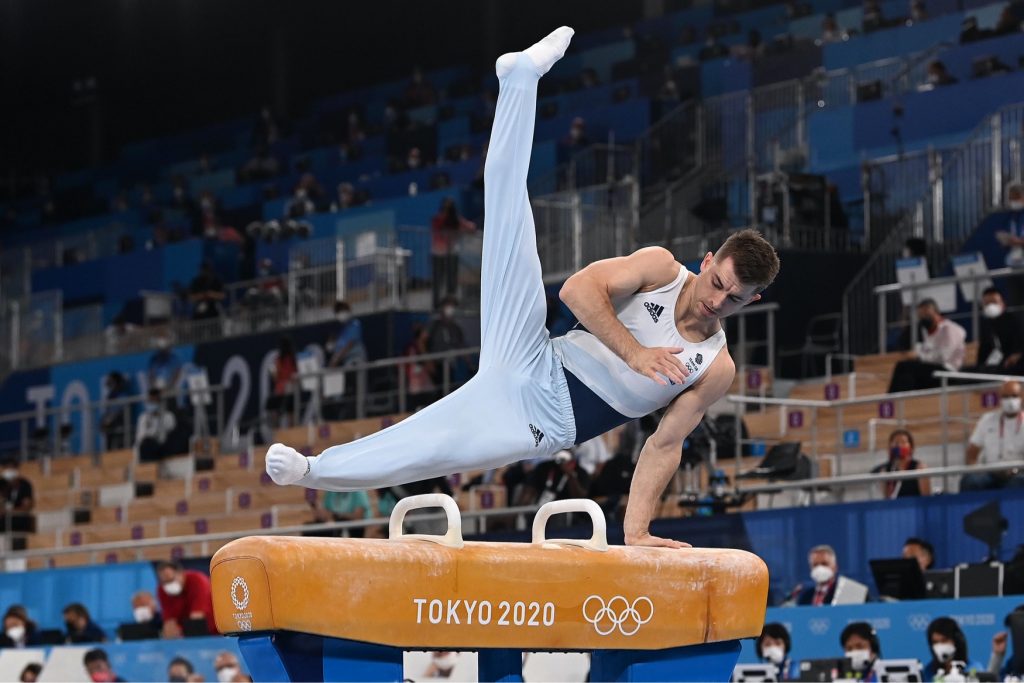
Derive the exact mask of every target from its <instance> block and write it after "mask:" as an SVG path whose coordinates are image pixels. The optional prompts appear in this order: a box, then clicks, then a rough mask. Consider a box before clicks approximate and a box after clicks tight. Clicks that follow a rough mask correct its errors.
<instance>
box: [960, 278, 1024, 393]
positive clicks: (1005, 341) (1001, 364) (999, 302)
mask: <svg viewBox="0 0 1024 683" xmlns="http://www.w3.org/2000/svg"><path fill="white" fill-rule="evenodd" d="M981 305H982V309H981V310H982V319H981V329H980V331H979V332H980V333H979V343H978V362H977V364H976V365H975V366H974V367H972V368H970V371H971V372H988V373H994V374H1007V373H1008V374H1012V375H1022V374H1024V326H1022V325H1021V320H1020V318H1019V317H1018V316H1017V315H1016V314H1015V313H1011V312H1009V311H1007V310H1006V303H1005V301H1004V300H1003V294H1002V292H1000V291H999V290H998V289H996V288H995V287H989V288H988V289H986V290H985V291H984V292H983V293H982V295H981Z"/></svg>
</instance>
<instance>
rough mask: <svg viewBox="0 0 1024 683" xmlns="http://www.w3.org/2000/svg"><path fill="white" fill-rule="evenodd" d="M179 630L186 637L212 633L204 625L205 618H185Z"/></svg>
mask: <svg viewBox="0 0 1024 683" xmlns="http://www.w3.org/2000/svg"><path fill="white" fill-rule="evenodd" d="M181 632H182V634H183V635H184V636H185V637H186V638H198V637H200V636H208V635H212V634H211V633H210V629H209V628H207V626H206V619H186V620H185V621H184V622H182V624H181Z"/></svg>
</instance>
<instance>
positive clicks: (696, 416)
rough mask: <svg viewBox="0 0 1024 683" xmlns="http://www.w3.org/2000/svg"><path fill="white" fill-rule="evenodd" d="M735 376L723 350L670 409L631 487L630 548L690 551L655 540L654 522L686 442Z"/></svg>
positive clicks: (646, 445) (646, 446) (626, 527)
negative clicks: (684, 441) (651, 528)
mask: <svg viewBox="0 0 1024 683" xmlns="http://www.w3.org/2000/svg"><path fill="white" fill-rule="evenodd" d="M735 374H736V365H735V364H734V363H733V360H732V358H731V357H730V356H729V354H728V352H727V351H726V350H725V349H723V350H722V351H721V353H719V354H718V357H717V358H715V362H714V363H713V364H712V365H711V367H710V368H708V371H707V374H706V375H705V376H704V377H702V378H701V379H700V381H698V382H697V384H695V385H694V387H693V388H692V389H690V390H689V391H686V392H684V393H682V394H680V395H679V396H678V397H677V398H676V399H675V400H674V401H673V402H672V403H671V405H669V408H668V411H666V413H665V416H664V417H662V418H661V422H660V423H659V424H658V429H657V430H655V432H654V434H651V436H649V437H648V438H647V441H646V442H645V443H644V447H643V449H642V450H641V451H640V459H639V460H638V461H637V464H636V471H635V472H634V473H633V481H632V483H631V484H630V487H629V502H628V503H627V504H626V518H625V520H624V522H623V527H624V530H625V533H626V545H647V546H664V547H667V548H688V547H690V545H689V544H688V543H682V542H681V541H675V540H672V539H670V538H659V537H657V536H652V535H651V533H650V525H651V518H652V517H653V516H654V511H655V509H656V507H657V505H658V501H659V500H661V494H662V493H663V492H664V491H665V487H666V486H668V482H669V481H670V480H671V479H672V475H674V474H675V472H676V470H677V469H679V459H680V458H681V457H682V444H683V439H685V438H686V437H687V436H689V435H690V432H692V431H693V430H694V429H695V428H696V427H697V425H698V424H700V421H701V419H703V417H704V413H705V412H706V411H707V409H708V408H709V407H710V406H711V404H713V403H714V402H715V401H717V400H718V399H720V398H722V397H723V396H725V394H726V392H727V391H729V387H730V386H732V380H733V376H734V375H735Z"/></svg>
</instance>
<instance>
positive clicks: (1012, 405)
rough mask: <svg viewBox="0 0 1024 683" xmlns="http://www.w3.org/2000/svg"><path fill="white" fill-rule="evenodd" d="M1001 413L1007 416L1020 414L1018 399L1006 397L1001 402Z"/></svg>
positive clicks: (1017, 397) (1016, 397)
mask: <svg viewBox="0 0 1024 683" xmlns="http://www.w3.org/2000/svg"><path fill="white" fill-rule="evenodd" d="M1001 403H1002V405H1003V412H1004V413H1005V414H1007V415H1016V414H1017V413H1019V412H1020V397H1019V396H1012V397H1011V396H1008V397H1006V398H1004V399H1003V400H1002V401H1001Z"/></svg>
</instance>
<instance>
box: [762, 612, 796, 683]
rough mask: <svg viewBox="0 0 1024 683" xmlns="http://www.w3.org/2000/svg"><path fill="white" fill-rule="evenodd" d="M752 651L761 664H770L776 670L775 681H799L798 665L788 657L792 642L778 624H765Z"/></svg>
mask: <svg viewBox="0 0 1024 683" xmlns="http://www.w3.org/2000/svg"><path fill="white" fill-rule="evenodd" d="M754 649H755V650H757V656H758V658H760V659H761V661H762V662H767V663H768V664H772V665H774V666H775V668H776V669H777V670H778V675H777V676H776V679H777V680H780V681H796V680H799V678H800V664H799V662H796V661H794V660H793V659H792V658H791V657H790V656H789V653H790V651H791V650H792V649H793V641H792V639H791V638H790V635H789V631H788V630H786V627H785V626H783V625H782V624H780V623H778V622H772V623H770V624H765V625H764V628H763V629H762V630H761V635H760V636H758V638H757V640H756V641H755V643H754Z"/></svg>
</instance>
